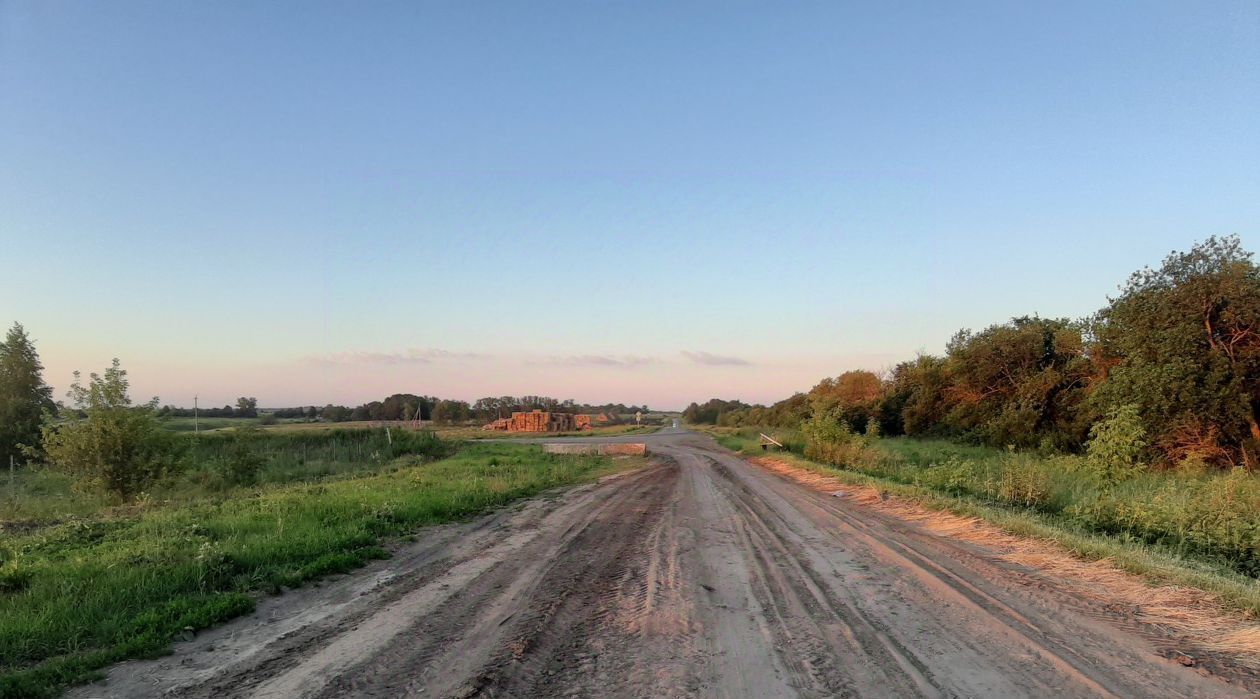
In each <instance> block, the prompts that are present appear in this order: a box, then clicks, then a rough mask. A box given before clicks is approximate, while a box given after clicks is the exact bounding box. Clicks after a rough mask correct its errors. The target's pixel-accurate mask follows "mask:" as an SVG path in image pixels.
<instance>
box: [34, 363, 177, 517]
mask: <svg viewBox="0 0 1260 699" xmlns="http://www.w3.org/2000/svg"><path fill="white" fill-rule="evenodd" d="M127 389H128V381H127V372H126V371H124V370H123V369H122V368H121V367H120V366H119V364H118V360H117V359H115V360H114V363H113V365H112V366H111V367H110V368H109V369H106V370H105V373H104V374H103V375H97V374H92V375H91V377H90V380H89V382H88V385H86V386H85V385H83V383H82V381H81V379H80V376H79V373H78V372H75V374H74V383H72V384H71V385H70V392H69V394H68V396H69V398H70V399H71V401H72V403H73V404H74V406H75V407H76V408H78V409H79V410H81V411H82V412H83V414H84V415H85V417H83V418H81V419H74V420H70V421H67V422H58V421H57V420H54V419H51V418H49V419H48V420H46V421H45V422H44V425H43V428H42V433H43V447H44V451H45V452H46V453H47V457H48V462H49V463H50V464H52V465H53V466H54V467H55V468H58V469H61V470H64V471H66V472H69V473H72V474H74V475H76V476H79V477H81V478H83V479H85V480H87V481H89V482H93V483H97V484H99V485H100V486H102V487H103V488H104V489H105V490H108V491H109V492H112V493H114V494H116V495H119V496H121V497H124V498H126V497H130V496H132V495H135V494H136V493H138V492H140V491H142V490H143V489H144V488H146V487H148V485H149V484H151V483H152V482H153V481H154V480H155V479H157V478H158V477H159V476H161V475H163V474H165V473H167V472H168V471H170V470H171V469H172V468H173V467H174V465H175V464H176V462H177V458H178V453H177V452H178V450H177V447H176V443H175V438H174V436H173V435H172V434H171V433H170V432H168V431H166V430H164V429H162V427H161V425H160V424H159V423H158V421H157V417H156V415H155V408H156V407H157V399H156V398H154V399H153V400H152V401H151V402H149V403H147V404H145V405H142V406H133V405H132V403H131V398H130V397H129V396H128V395H127Z"/></svg>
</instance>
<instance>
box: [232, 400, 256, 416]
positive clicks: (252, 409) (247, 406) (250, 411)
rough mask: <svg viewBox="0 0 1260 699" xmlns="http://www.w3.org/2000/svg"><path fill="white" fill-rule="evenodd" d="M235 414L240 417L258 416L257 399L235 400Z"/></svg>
mask: <svg viewBox="0 0 1260 699" xmlns="http://www.w3.org/2000/svg"><path fill="white" fill-rule="evenodd" d="M236 414H237V415H239V416H240V417H257V416H258V399H257V398H245V397H244V396H242V397H240V398H237V399H236Z"/></svg>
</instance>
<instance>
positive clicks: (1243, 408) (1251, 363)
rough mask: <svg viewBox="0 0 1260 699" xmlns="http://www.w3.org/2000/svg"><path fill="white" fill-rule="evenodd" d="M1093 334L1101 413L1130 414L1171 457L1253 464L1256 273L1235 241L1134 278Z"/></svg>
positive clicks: (1257, 384) (1258, 348)
mask: <svg viewBox="0 0 1260 699" xmlns="http://www.w3.org/2000/svg"><path fill="white" fill-rule="evenodd" d="M1095 332H1096V334H1097V336H1098V339H1099V345H1100V347H1099V360H1100V363H1101V364H1102V365H1103V366H1104V367H1105V368H1106V369H1107V372H1108V373H1107V378H1106V381H1105V382H1103V384H1102V385H1101V386H1100V388H1099V391H1098V396H1097V398H1098V401H1099V402H1100V403H1101V404H1102V405H1103V406H1104V407H1107V408H1112V409H1114V408H1115V407H1117V406H1121V405H1129V404H1132V405H1136V406H1137V411H1138V414H1139V415H1140V416H1141V419H1142V422H1143V425H1144V427H1145V429H1146V432H1147V434H1151V435H1159V437H1158V438H1157V444H1158V445H1159V446H1160V448H1161V449H1162V450H1163V452H1164V453H1165V454H1167V455H1168V456H1170V457H1173V458H1177V457H1178V456H1181V455H1185V454H1189V453H1191V452H1197V453H1202V454H1213V453H1216V454H1220V455H1221V457H1220V459H1218V460H1225V461H1235V460H1240V461H1242V462H1243V463H1244V464H1246V465H1247V466H1248V467H1250V468H1256V467H1257V466H1258V465H1260V464H1257V456H1258V454H1257V445H1258V444H1260V423H1258V416H1260V269H1257V267H1256V265H1255V263H1254V262H1253V261H1252V256H1251V253H1248V252H1246V251H1244V250H1243V249H1242V245H1241V243H1240V241H1239V239H1238V237H1237V236H1230V237H1224V238H1216V237H1212V238H1208V239H1207V240H1206V241H1204V242H1203V243H1200V244H1198V245H1196V246H1194V247H1193V248H1191V250H1190V251H1188V252H1181V253H1179V252H1174V253H1172V254H1170V255H1169V256H1168V257H1167V258H1165V259H1164V262H1163V264H1162V265H1161V266H1160V267H1159V268H1158V269H1150V268H1147V269H1144V270H1141V271H1139V272H1137V273H1135V274H1134V275H1133V276H1132V277H1130V279H1129V281H1128V284H1126V285H1125V286H1124V287H1123V288H1122V290H1121V293H1120V296H1119V297H1118V298H1116V299H1113V300H1112V301H1111V304H1110V305H1109V306H1108V307H1107V308H1105V309H1103V310H1102V311H1101V312H1100V313H1099V315H1098V318H1097V323H1096V329H1095Z"/></svg>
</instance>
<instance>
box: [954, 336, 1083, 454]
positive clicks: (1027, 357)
mask: <svg viewBox="0 0 1260 699" xmlns="http://www.w3.org/2000/svg"><path fill="white" fill-rule="evenodd" d="M945 369H946V371H947V375H948V388H947V389H946V390H945V397H946V400H947V402H948V404H949V411H948V412H947V413H946V414H945V415H944V417H943V418H942V419H943V421H944V423H945V424H946V425H947V426H949V427H951V428H953V429H954V430H955V431H958V432H963V433H970V434H973V435H975V436H977V437H979V438H980V439H981V440H983V441H986V442H988V443H990V444H995V445H1002V446H1004V445H1011V444H1013V445H1016V446H1023V447H1029V446H1038V445H1039V443H1040V442H1042V441H1048V442H1050V443H1051V444H1052V445H1053V446H1055V447H1058V448H1060V449H1071V448H1074V447H1076V446H1078V445H1080V444H1081V443H1082V442H1083V441H1084V439H1085V435H1086V433H1087V431H1088V429H1089V424H1090V418H1091V417H1092V415H1090V414H1089V413H1088V412H1087V411H1086V410H1085V399H1086V397H1087V394H1086V389H1087V387H1088V386H1089V385H1090V381H1091V379H1092V377H1093V376H1094V366H1093V364H1092V362H1091V361H1090V359H1089V357H1088V356H1087V354H1086V351H1085V341H1084V336H1083V333H1082V325H1081V324H1080V323H1077V322H1074V321H1070V320H1067V319H1049V318H1039V317H1036V316H1033V317H1027V316H1025V317H1022V318H1015V319H1012V320H1011V321H1010V322H1009V323H1004V324H1001V325H993V326H990V327H988V328H986V329H985V330H983V331H981V332H978V333H972V332H970V331H967V330H963V331H960V332H959V333H958V334H956V335H955V336H954V338H953V339H952V340H951V341H950V343H949V346H948V349H947V355H946V364H945Z"/></svg>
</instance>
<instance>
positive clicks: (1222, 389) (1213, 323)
mask: <svg viewBox="0 0 1260 699" xmlns="http://www.w3.org/2000/svg"><path fill="white" fill-rule="evenodd" d="M1258 416H1260V269H1258V268H1257V266H1256V265H1255V263H1254V262H1253V260H1252V256H1251V254H1250V253H1248V252H1246V251H1244V250H1242V249H1241V246H1240V242H1239V240H1238V239H1237V238H1234V237H1231V238H1211V239H1208V240H1207V241H1205V242H1204V243H1202V244H1200V245H1197V246H1196V247H1194V248H1193V249H1192V250H1190V251H1189V252H1185V253H1173V254H1171V255H1169V256H1168V258H1167V259H1165V261H1164V263H1163V264H1162V265H1161V266H1160V267H1159V268H1158V269H1145V270H1142V271H1139V272H1137V273H1135V274H1134V275H1133V276H1132V277H1131V278H1130V279H1129V281H1128V283H1127V284H1125V285H1124V286H1123V287H1122V288H1121V290H1120V293H1119V295H1118V296H1117V297H1116V298H1114V299H1112V300H1111V301H1110V303H1109V304H1108V305H1107V306H1106V307H1105V308H1103V309H1102V310H1100V311H1099V312H1098V313H1097V314H1096V315H1094V316H1093V317H1090V318H1087V319H1082V320H1069V319H1045V318H1039V317H1035V316H1034V317H1023V318H1016V319H1014V320H1012V321H1010V322H1008V323H1002V324H998V325H993V326H991V327H989V328H986V329H984V330H982V331H980V332H972V331H969V330H962V331H959V332H958V333H957V334H956V335H955V336H954V337H953V339H952V340H950V342H949V344H948V346H947V349H946V353H945V355H944V356H940V357H938V356H931V355H921V356H919V357H917V358H915V359H914V360H911V361H906V362H903V363H901V364H899V365H897V366H896V367H895V368H894V369H893V370H891V371H890V372H888V373H887V374H885V375H879V374H876V373H873V372H870V371H850V372H846V373H844V374H841V375H840V376H838V377H835V378H827V379H824V380H823V381H821V382H820V383H819V384H818V385H816V386H815V387H814V388H813V389H811V390H810V391H809V392H808V393H801V394H797V395H794V396H792V397H790V398H788V399H786V400H783V401H780V402H779V403H776V404H774V405H771V406H752V405H745V404H742V403H739V402H738V401H724V400H719V399H714V400H711V401H708V402H707V403H704V404H692V405H691V406H689V407H688V409H687V411H686V412H685V413H684V418H685V419H687V420H688V421H689V422H691V423H693V424H710V425H716V426H718V427H719V434H718V438H719V440H721V441H723V442H724V443H725V444H727V445H728V446H731V447H733V448H737V449H744V450H749V449H750V447H751V450H752V451H757V452H760V448H759V447H758V446H757V444H756V441H755V439H756V436H757V433H758V432H762V431H764V432H767V433H769V434H771V435H772V436H774V437H775V438H776V439H778V441H780V442H783V443H784V444H785V445H787V446H788V447H789V449H790V450H791V451H792V452H794V453H795V454H797V455H799V456H800V457H803V458H804V459H806V460H808V461H809V462H812V463H814V464H825V465H829V466H835V467H839V468H842V469H845V470H847V471H849V472H852V473H860V474H863V475H864V476H869V477H872V478H875V479H878V482H880V483H882V484H885V485H886V486H891V485H896V486H899V487H910V488H912V489H914V491H915V492H918V493H920V494H924V493H934V494H938V495H940V496H944V497H946V498H955V499H959V500H960V501H965V502H967V503H970V504H978V505H983V506H985V507H991V506H996V507H999V508H1003V511H1005V512H1008V513H1009V512H1015V511H1019V512H1024V513H1028V514H1029V515H1035V516H1036V517H1040V518H1045V521H1047V522H1052V523H1053V524H1054V526H1056V527H1060V528H1063V530H1064V531H1070V532H1072V533H1074V535H1090V536H1094V535H1097V536H1104V537H1111V538H1112V540H1114V541H1117V542H1122V543H1125V544H1134V545H1137V546H1145V547H1151V548H1153V549H1157V550H1159V551H1160V552H1163V553H1167V554H1168V555H1170V556H1174V557H1180V558H1183V559H1186V560H1191V561H1197V562H1200V563H1202V564H1203V565H1205V566H1208V567H1209V568H1211V569H1214V570H1221V571H1227V572H1228V574H1229V575H1238V576H1245V577H1246V578H1247V579H1249V580H1251V581H1252V582H1254V581H1255V579H1256V578H1257V577H1260V515H1258V514H1257V513H1260V425H1257V419H1258ZM1253 610H1254V611H1260V607H1254V608H1253Z"/></svg>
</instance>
